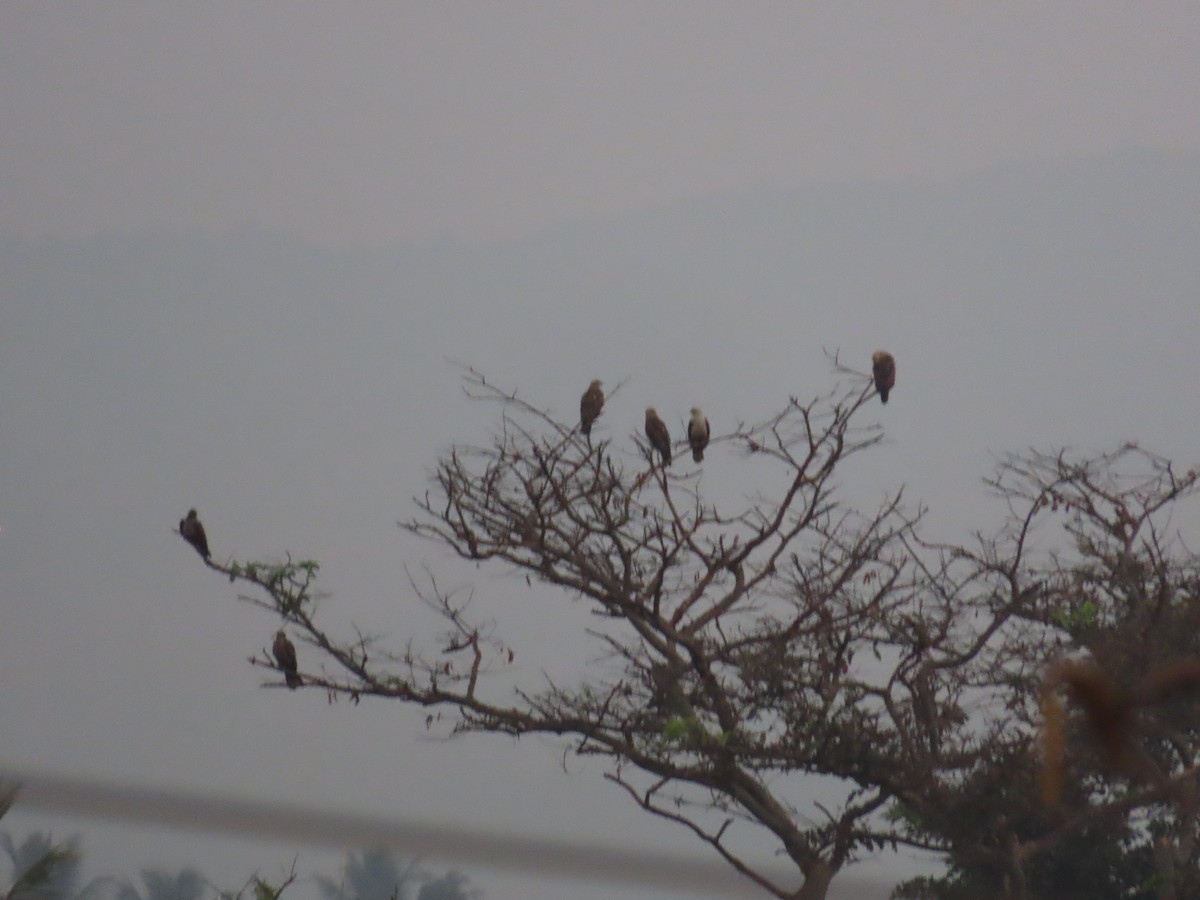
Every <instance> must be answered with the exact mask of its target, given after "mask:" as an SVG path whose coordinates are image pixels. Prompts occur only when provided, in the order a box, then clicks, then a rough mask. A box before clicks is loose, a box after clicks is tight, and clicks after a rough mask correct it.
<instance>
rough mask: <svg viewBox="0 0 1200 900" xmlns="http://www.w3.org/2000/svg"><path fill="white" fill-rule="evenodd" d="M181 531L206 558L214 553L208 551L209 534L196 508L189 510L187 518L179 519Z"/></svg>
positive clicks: (185, 538)
mask: <svg viewBox="0 0 1200 900" xmlns="http://www.w3.org/2000/svg"><path fill="white" fill-rule="evenodd" d="M179 533H180V534H182V535H183V539H184V540H185V541H187V542H188V543H189V544H191V545H192V546H193V547H195V548H196V552H197V553H199V554H200V555H201V556H203V557H204V558H205V559H208V558H209V556H211V555H212V554H210V553H209V552H208V536H207V535H206V534H205V533H204V526H203V525H201V524H200V519H199V517H198V516H197V515H196V511H195V510H194V509H189V510H188V514H187V518H185V519H180V520H179Z"/></svg>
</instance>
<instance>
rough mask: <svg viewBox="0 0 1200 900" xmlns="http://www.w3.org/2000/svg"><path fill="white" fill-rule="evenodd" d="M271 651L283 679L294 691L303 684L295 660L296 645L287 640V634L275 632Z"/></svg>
mask: <svg viewBox="0 0 1200 900" xmlns="http://www.w3.org/2000/svg"><path fill="white" fill-rule="evenodd" d="M271 653H272V654H273V655H274V656H275V662H276V663H278V664H279V668H280V669H281V670H282V671H283V680H284V681H286V682H287V686H288V687H289V688H291V689H292V690H293V691H294V690H295V689H296V688H298V687H300V685H302V684H304V682H303V681H302V680H301V678H300V672H299V665H298V664H297V662H296V647H295V645H294V644H293V643H292V642H291V641H289V640H288V636H287V635H286V634H284V633H283V631H277V632H275V643H274V644H272V645H271Z"/></svg>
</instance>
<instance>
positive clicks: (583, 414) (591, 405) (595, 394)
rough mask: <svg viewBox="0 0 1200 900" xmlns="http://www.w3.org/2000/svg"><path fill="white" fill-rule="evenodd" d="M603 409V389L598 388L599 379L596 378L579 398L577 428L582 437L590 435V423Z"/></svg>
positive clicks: (598, 416)
mask: <svg viewBox="0 0 1200 900" xmlns="http://www.w3.org/2000/svg"><path fill="white" fill-rule="evenodd" d="M603 411H604V391H602V390H600V379H599V378H597V379H596V380H595V381H593V382H592V383H591V384H589V385H588V389H587V390H586V391H584V392H583V396H582V397H580V398H579V430H580V431H582V432H583V436H584V437H587V438H590V437H591V436H592V423H593V422H595V421H596V420H597V419H598V418H600V413H601V412H603Z"/></svg>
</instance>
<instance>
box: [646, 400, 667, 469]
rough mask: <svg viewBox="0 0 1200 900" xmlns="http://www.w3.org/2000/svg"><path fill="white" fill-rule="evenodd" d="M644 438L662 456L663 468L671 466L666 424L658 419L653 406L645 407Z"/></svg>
mask: <svg viewBox="0 0 1200 900" xmlns="http://www.w3.org/2000/svg"><path fill="white" fill-rule="evenodd" d="M646 437H647V438H649V440H650V446H651V447H653V448H654V449H655V450H657V451H658V452H659V453H661V454H662V460H663V465H664V466H669V465H670V464H671V434H670V432H668V431H667V423H666V422H664V421H663V420H662V419H660V418H659V417H658V413H657V412H655V411H654V407H653V406H648V407H646Z"/></svg>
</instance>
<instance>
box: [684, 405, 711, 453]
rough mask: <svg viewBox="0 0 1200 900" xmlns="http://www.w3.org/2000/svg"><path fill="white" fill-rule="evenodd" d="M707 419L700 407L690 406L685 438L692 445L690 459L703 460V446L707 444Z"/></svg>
mask: <svg viewBox="0 0 1200 900" xmlns="http://www.w3.org/2000/svg"><path fill="white" fill-rule="evenodd" d="M708 435H709V427H708V419H706V418H704V413H702V412H700V407H698V406H693V407H692V417H691V419H689V420H688V427H687V438H688V443H689V444H691V445H692V459H693V460H695V461H696V462H704V448H705V447H707V446H708Z"/></svg>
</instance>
